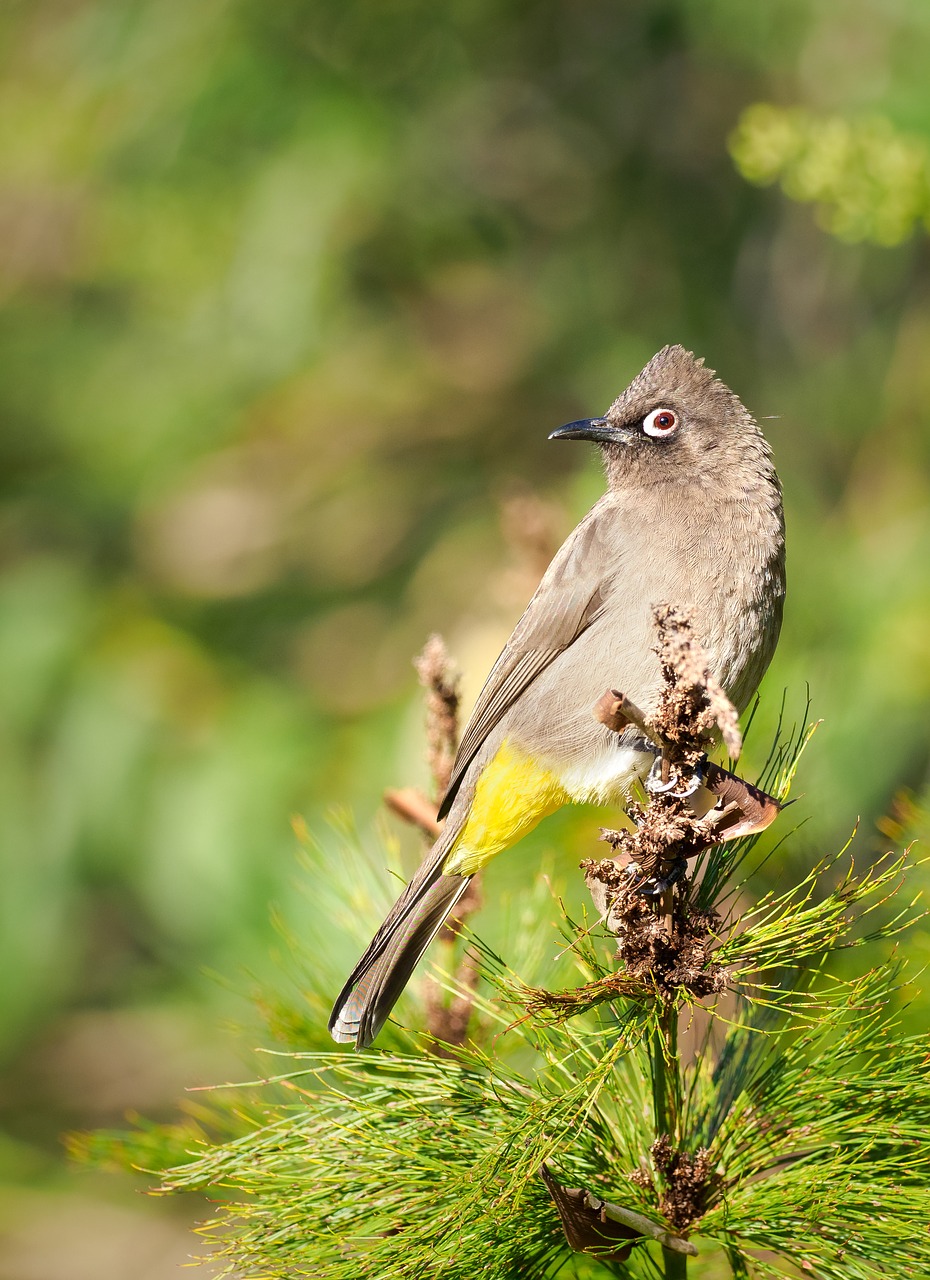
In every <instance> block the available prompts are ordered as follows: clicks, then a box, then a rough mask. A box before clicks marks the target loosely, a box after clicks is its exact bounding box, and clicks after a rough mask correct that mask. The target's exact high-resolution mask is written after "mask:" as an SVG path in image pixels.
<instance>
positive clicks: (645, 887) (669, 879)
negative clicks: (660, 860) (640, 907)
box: [636, 858, 688, 898]
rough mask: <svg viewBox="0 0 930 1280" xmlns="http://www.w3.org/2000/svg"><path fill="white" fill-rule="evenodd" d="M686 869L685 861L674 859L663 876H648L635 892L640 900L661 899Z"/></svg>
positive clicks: (686, 863)
mask: <svg viewBox="0 0 930 1280" xmlns="http://www.w3.org/2000/svg"><path fill="white" fill-rule="evenodd" d="M687 869H688V862H687V859H686V858H676V859H675V861H674V862H673V863H672V864H671V866H670V867H669V868H668V869H667V871H666V872H665V875H664V876H649V877H648V879H646V880H644V881H643V882H642V883H641V884H638V885H637V886H636V892H637V893H638V894H639V896H640V897H641V898H661V897H662V894H663V893H665V891H666V890H667V889H671V887H672V885H673V884H676V883H677V882H678V881H679V880H680V879H681V877H682V876H683V875H684V874H685V872H686V871H687Z"/></svg>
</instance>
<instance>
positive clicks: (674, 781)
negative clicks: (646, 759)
mask: <svg viewBox="0 0 930 1280" xmlns="http://www.w3.org/2000/svg"><path fill="white" fill-rule="evenodd" d="M662 761H663V757H662V756H656V758H655V760H654V761H653V764H652V768H651V769H650V770H649V775H648V777H647V778H646V781H645V782H644V783H643V786H644V787H645V788H646V790H647V791H648V792H649V794H650V795H651V796H658V795H670V796H672V797H674V799H676V800H687V799H689V797H691V796H693V795H694V793H695V792H696V791H697V790H699V789H700V787H702V786H703V784H704V765H705V764H706V762H707V756H701V758H700V760H698V762H697V764H696V765H695V766H694V768H693V769H692V771H691V775H690V777H689V778H688V779H687V783H686V785H685V786H684V788H683V789H679V790H676V788H678V787H680V783H681V779H680V778H676V777H670V778H669V779H668V781H667V782H663V781H662Z"/></svg>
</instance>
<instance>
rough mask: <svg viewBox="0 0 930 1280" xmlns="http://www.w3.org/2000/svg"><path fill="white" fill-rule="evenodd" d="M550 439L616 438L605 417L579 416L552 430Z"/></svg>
mask: <svg viewBox="0 0 930 1280" xmlns="http://www.w3.org/2000/svg"><path fill="white" fill-rule="evenodd" d="M549 439H550V440H596V441H599V442H601V443H603V442H604V441H607V440H616V439H617V432H616V431H615V430H614V428H613V427H612V426H611V425H610V423H609V422H608V421H607V419H606V418H581V419H579V421H578V422H569V423H568V424H567V425H566V426H564V427H559V429H558V431H553V433H552V435H551V436H550V437H549Z"/></svg>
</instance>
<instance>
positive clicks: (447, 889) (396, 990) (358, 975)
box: [329, 867, 471, 1049]
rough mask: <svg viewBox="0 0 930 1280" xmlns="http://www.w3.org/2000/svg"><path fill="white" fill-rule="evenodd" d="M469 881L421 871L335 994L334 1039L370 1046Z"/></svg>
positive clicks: (331, 1021) (331, 1022)
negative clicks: (336, 996)
mask: <svg viewBox="0 0 930 1280" xmlns="http://www.w3.org/2000/svg"><path fill="white" fill-rule="evenodd" d="M424 873H425V874H424ZM470 879H471V876H457V875H450V876H446V875H443V874H442V873H441V871H440V870H439V868H438V867H435V868H429V869H427V868H426V867H421V869H420V873H419V874H418V875H416V876H414V878H413V880H411V882H410V883H409V884H408V885H407V888H406V889H405V890H404V892H403V893H402V894H401V896H400V897H399V898H398V900H397V902H396V903H395V904H394V907H393V908H392V910H391V912H390V914H389V915H388V917H387V919H386V920H385V922H384V924H383V925H382V926H381V928H380V929H379V930H378V932H377V933H376V934H375V936H374V938H372V940H371V943H370V944H369V946H368V949H367V951H366V952H365V954H364V955H363V956H362V958H361V960H359V962H358V964H357V965H356V966H355V968H354V969H353V970H352V973H351V974H350V975H349V979H348V981H347V982H346V984H345V986H344V987H343V988H342V991H341V992H340V993H339V998H338V999H337V1001H336V1003H335V1005H334V1007H333V1011H332V1014H331V1015H330V1019H329V1030H330V1032H331V1034H332V1037H333V1039H334V1040H337V1041H338V1042H339V1043H340V1044H351V1043H352V1042H353V1041H354V1042H355V1047H356V1048H357V1049H366V1048H367V1047H368V1046H369V1045H370V1044H371V1042H372V1041H373V1040H374V1038H375V1036H376V1035H377V1034H378V1032H379V1031H380V1030H381V1028H382V1027H383V1026H384V1023H385V1022H386V1020H387V1017H388V1015H389V1013H390V1012H391V1010H392V1009H393V1008H394V1005H395V1004H396V1002H397V1000H398V998H399V996H400V994H401V992H402V991H403V989H404V987H406V985H407V983H408V982H409V981H410V975H411V974H412V973H413V970H414V966H415V965H416V963H417V961H418V960H419V958H420V956H422V954H423V952H424V951H425V950H426V948H427V947H428V946H429V944H430V942H431V941H432V939H433V938H434V937H435V935H436V934H437V933H438V932H439V929H440V928H441V927H442V922H443V921H444V920H445V918H446V916H447V915H448V914H449V912H450V911H451V910H452V908H453V907H454V906H455V904H456V903H457V902H458V900H459V898H460V897H461V896H462V894H463V893H464V892H465V890H466V888H467V887H468V882H469V880H470Z"/></svg>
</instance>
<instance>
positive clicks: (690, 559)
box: [329, 345, 785, 1049]
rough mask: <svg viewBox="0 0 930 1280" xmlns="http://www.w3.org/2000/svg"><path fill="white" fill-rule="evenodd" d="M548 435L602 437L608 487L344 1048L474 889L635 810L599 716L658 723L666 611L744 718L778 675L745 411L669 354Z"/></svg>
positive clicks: (484, 726)
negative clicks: (560, 820) (560, 833)
mask: <svg viewBox="0 0 930 1280" xmlns="http://www.w3.org/2000/svg"><path fill="white" fill-rule="evenodd" d="M549 439H550V440H558V441H561V440H583V441H590V442H593V443H594V444H595V445H596V446H597V447H598V448H599V449H600V451H601V455H602V460H603V463H604V468H605V471H606V479H607V491H606V493H605V494H604V495H603V496H602V497H601V498H600V499H599V500H598V501H597V502H596V503H595V504H594V506H593V507H592V509H591V510H590V511H589V512H588V514H587V515H586V516H584V517H583V519H582V520H581V521H580V523H579V524H578V525H577V526H576V527H575V529H574V530H573V531H572V532H571V533H570V534H569V536H568V538H567V539H566V540H565V542H564V543H563V544H562V546H561V547H560V549H559V550H558V551H557V552H556V554H555V556H554V558H553V560H552V562H551V564H550V565H549V567H548V569H547V570H546V572H545V574H544V575H543V577H542V579H541V581H540V583H539V586H538V588H537V590H536V592H535V593H534V595H533V597H532V599H531V600H530V602H529V604H528V605H527V608H526V610H525V612H524V613H523V616H522V617H521V618H520V620H519V622H518V623H517V625H516V627H515V628H514V630H513V633H512V635H511V637H510V639H509V640H508V641H507V643H506V645H505V646H504V648H503V651H502V652H501V654H500V656H499V657H498V659H497V661H496V662H495V664H494V666H493V668H492V670H491V672H490V674H489V676H488V678H487V680H486V682H485V684H484V687H483V689H482V691H481V693H480V695H479V697H478V700H477V702H476V704H475V708H474V710H473V712H472V715H471V718H470V719H469V721H468V723H467V725H466V727H465V730H464V733H463V735H462V739H461V743H460V745H459V748H458V754H457V756H456V759H455V763H454V765H453V769H452V774H451V779H450V782H449V786H448V789H447V791H446V794H445V797H444V799H443V801H442V804H441V806H440V810H439V817H440V818H444V819H445V823H444V826H443V828H442V830H441V833H440V835H439V837H438V838H437V840H436V842H435V844H434V845H433V846H432V848H431V850H430V851H429V852H428V853H427V854H426V856H425V858H424V860H423V862H422V863H421V865H420V867H419V869H418V870H417V871H416V873H415V874H414V876H413V877H412V878H411V880H410V881H409V883H408V884H407V886H406V888H405V889H404V890H403V892H402V893H401V894H400V897H399V898H398V899H397V901H396V903H395V904H394V906H393V907H392V909H391V910H390V912H389V913H388V915H387V917H386V919H385V920H384V923H383V924H382V925H381V927H380V928H379V929H378V931H377V933H376V934H375V936H374V938H373V939H372V941H371V943H370V944H369V946H368V947H367V949H366V950H365V952H364V954H363V955H362V957H361V958H360V960H359V962H358V964H357V965H356V966H355V968H354V969H353V970H352V973H351V974H350V975H349V978H348V980H347V981H346V983H345V986H344V987H343V989H342V991H341V992H340V994H339V997H338V999H337V1000H336V1003H335V1005H334V1008H333V1012H332V1015H331V1017H330V1022H329V1030H330V1033H331V1035H332V1037H333V1039H334V1040H335V1041H337V1042H338V1043H342V1044H353V1043H354V1045H355V1046H356V1048H358V1049H363V1048H367V1047H368V1046H369V1045H370V1044H371V1043H372V1042H373V1040H374V1039H375V1037H376V1036H377V1035H378V1032H379V1031H380V1030H381V1028H382V1026H383V1025H384V1023H385V1021H386V1020H387V1018H388V1016H389V1015H390V1012H391V1010H392V1009H393V1007H394V1004H395V1003H396V1001H397V999H398V997H399V996H400V994H401V992H402V991H403V989H404V987H405V986H406V985H407V983H408V981H409V980H410V977H411V975H412V973H413V969H414V967H415V965H416V963H417V961H418V960H419V959H420V957H421V956H422V955H423V953H424V951H425V950H426V948H427V947H428V945H429V943H430V941H431V940H432V938H433V937H434V936H435V934H436V933H437V932H438V930H439V929H440V928H441V926H442V923H443V921H444V920H445V919H446V917H447V916H448V915H449V913H450V912H451V911H452V910H453V908H454V907H455V905H456V903H457V902H458V900H459V899H460V898H461V896H462V894H463V893H464V892H465V889H466V888H467V886H468V883H469V881H470V879H471V877H472V876H474V875H475V874H476V872H478V871H479V870H480V869H481V868H482V867H484V866H485V865H486V864H487V863H488V862H489V861H490V860H491V859H492V858H493V857H495V856H496V855H497V854H499V853H501V852H502V851H503V850H505V849H508V848H510V847H511V846H512V845H514V844H516V842H517V841H518V840H520V839H521V838H522V837H523V836H524V835H525V834H526V833H527V832H528V831H530V830H531V829H532V828H533V827H535V826H536V824H537V823H538V822H539V821H540V820H541V819H542V818H544V817H545V816H547V815H548V814H550V813H552V812H554V811H555V810H556V809H558V808H559V807H561V806H562V805H565V804H568V803H572V802H575V803H595V804H611V805H613V804H621V805H622V804H623V803H624V802H626V801H628V799H629V796H630V790H631V788H632V787H633V785H634V783H635V782H636V781H637V780H640V779H643V778H644V777H645V776H646V775H647V774H648V772H649V770H650V768H651V766H652V765H653V764H654V763H655V758H656V755H655V749H654V748H652V747H651V746H650V744H649V743H648V742H647V741H646V740H645V738H643V737H642V736H641V734H639V733H638V731H637V730H636V729H635V728H634V727H632V726H631V727H630V728H629V729H627V730H625V731H624V732H623V733H622V734H617V733H615V732H612V731H611V730H610V729H608V728H606V727H605V726H604V725H603V724H601V723H599V722H598V721H597V720H596V719H595V718H594V716H593V714H592V707H593V704H594V703H595V702H596V701H597V699H598V697H599V695H601V694H603V693H604V691H605V689H608V688H612V687H614V688H618V689H622V690H623V691H624V693H626V694H627V695H628V696H629V697H630V698H631V699H632V701H633V702H634V703H636V704H637V706H639V707H640V708H642V709H643V710H644V711H645V712H646V713H647V714H648V713H650V712H651V711H654V710H655V709H656V707H657V704H658V701H659V697H660V694H661V690H662V687H663V686H662V675H661V670H660V665H659V660H658V657H657V655H656V651H655V643H656V635H655V623H654V610H655V608H656V607H657V606H659V605H661V604H669V605H673V606H676V607H680V608H682V609H684V610H687V611H688V612H690V614H691V616H692V619H693V623H694V629H695V634H696V635H697V636H698V637H699V639H700V640H701V643H702V644H703V646H704V648H705V650H706V653H707V656H708V660H709V667H710V670H711V671H712V672H713V673H714V675H715V676H716V677H717V679H718V680H719V682H720V683H721V684H722V686H723V689H724V691H725V692H726V694H727V696H728V697H729V698H730V701H731V702H732V703H733V704H734V706H735V707H736V709H737V711H742V710H744V709H745V707H746V706H747V705H748V703H749V701H750V699H751V698H752V696H753V694H754V693H755V691H756V689H757V687H758V685H759V682H760V681H761V679H762V677H763V675H764V674H765V671H766V669H767V667H768V665H769V662H770V660H771V657H772V654H773V652H774V650H775V646H776V643H777V641H778V635H779V631H780V629H781V621H782V609H783V602H784V596H785V529H784V516H783V509H782V491H781V485H780V483H779V480H778V476H777V474H776V471H775V466H774V463H773V460H772V453H771V449H770V447H769V445H768V443H767V441H766V440H765V438H764V436H763V435H762V432H761V431H760V429H759V427H758V425H757V423H756V422H755V420H754V419H753V418H752V416H751V415H750V414H749V412H748V411H747V410H746V409H745V408H744V407H743V405H742V403H741V402H740V400H739V398H738V397H737V396H736V395H735V394H734V392H732V391H731V390H730V389H729V388H728V387H727V386H726V385H725V384H724V383H723V382H722V381H721V380H720V379H719V378H718V377H716V375H715V372H714V370H712V369H708V368H706V367H705V364H704V360H703V359H702V358H696V357H695V356H694V354H693V353H692V352H690V351H687V350H685V348H684V347H682V346H679V345H670V346H666V347H663V348H662V350H661V351H659V352H658V353H657V354H656V355H655V356H653V358H652V359H651V360H650V361H649V362H648V364H646V366H645V368H644V369H642V371H641V372H640V373H639V374H638V375H637V376H636V377H635V378H634V379H633V381H632V382H631V383H630V385H629V386H628V387H627V388H626V390H625V391H623V392H622V393H621V394H620V395H619V396H618V397H617V398H616V400H615V401H614V402H613V404H612V405H611V406H610V408H609V409H608V410H607V412H606V413H605V414H604V416H603V417H601V418H585V419H581V420H579V421H576V422H570V423H568V424H567V425H566V426H563V427H560V428H558V429H557V430H555V431H553V432H552V433H551V435H550V436H549Z"/></svg>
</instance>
